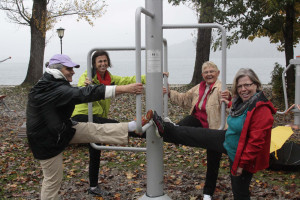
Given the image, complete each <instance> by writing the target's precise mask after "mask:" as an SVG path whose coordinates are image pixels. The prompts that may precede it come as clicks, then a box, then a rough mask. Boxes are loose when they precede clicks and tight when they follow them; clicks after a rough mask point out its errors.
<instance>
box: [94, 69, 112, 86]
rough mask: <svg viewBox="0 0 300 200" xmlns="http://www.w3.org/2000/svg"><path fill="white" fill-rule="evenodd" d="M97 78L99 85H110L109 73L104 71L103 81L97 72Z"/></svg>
mask: <svg viewBox="0 0 300 200" xmlns="http://www.w3.org/2000/svg"><path fill="white" fill-rule="evenodd" d="M97 78H98V81H99V82H100V84H104V85H110V84H111V77H110V75H109V72H108V71H107V70H106V71H105V74H104V79H102V78H101V76H100V73H99V72H98V71H97Z"/></svg>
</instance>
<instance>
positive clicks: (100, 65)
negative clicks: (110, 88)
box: [95, 55, 109, 77]
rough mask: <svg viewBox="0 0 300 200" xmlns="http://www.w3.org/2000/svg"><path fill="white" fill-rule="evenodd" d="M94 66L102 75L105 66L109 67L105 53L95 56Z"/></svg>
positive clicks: (105, 68)
mask: <svg viewBox="0 0 300 200" xmlns="http://www.w3.org/2000/svg"><path fill="white" fill-rule="evenodd" d="M95 67H96V69H97V71H98V72H99V73H100V75H101V76H102V77H103V76H104V74H105V72H106V70H107V68H108V67H109V66H108V59H107V57H106V55H103V56H98V57H96V59H95Z"/></svg>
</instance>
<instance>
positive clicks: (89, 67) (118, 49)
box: [87, 47, 146, 152]
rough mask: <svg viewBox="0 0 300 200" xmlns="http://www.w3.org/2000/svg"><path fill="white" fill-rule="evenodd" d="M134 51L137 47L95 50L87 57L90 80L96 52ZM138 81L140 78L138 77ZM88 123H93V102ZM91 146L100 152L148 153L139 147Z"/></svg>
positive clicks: (142, 48)
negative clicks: (93, 57) (93, 56)
mask: <svg viewBox="0 0 300 200" xmlns="http://www.w3.org/2000/svg"><path fill="white" fill-rule="evenodd" d="M140 49H141V50H145V47H141V48H140ZM100 50H105V51H134V50H135V47H107V48H93V49H91V50H90V51H89V52H88V55H87V75H88V78H89V79H90V80H92V63H91V60H92V54H93V53H94V52H95V51H100ZM139 76H140V77H139V80H140V82H141V73H140V74H139ZM136 79H138V77H136ZM137 104H139V105H141V101H139V102H137ZM88 121H89V122H93V104H92V102H90V103H88ZM90 144H91V146H92V147H93V148H95V149H98V150H118V151H120V150H121V151H143V152H145V151H146V148H139V147H119V146H100V145H96V144H95V143H90Z"/></svg>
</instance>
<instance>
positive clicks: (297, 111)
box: [290, 56, 300, 127]
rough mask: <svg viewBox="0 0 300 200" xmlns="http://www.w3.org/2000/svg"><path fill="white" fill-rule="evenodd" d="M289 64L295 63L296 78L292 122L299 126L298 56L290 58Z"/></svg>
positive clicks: (299, 82) (299, 89)
mask: <svg viewBox="0 0 300 200" xmlns="http://www.w3.org/2000/svg"><path fill="white" fill-rule="evenodd" d="M290 63H291V64H294V65H295V68H296V69H295V72H296V80H295V105H297V106H296V107H295V109H294V124H295V125H298V127H300V56H297V57H296V59H292V60H290Z"/></svg>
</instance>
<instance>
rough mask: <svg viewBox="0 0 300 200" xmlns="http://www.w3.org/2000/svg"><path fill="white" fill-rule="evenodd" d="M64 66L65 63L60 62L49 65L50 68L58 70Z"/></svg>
mask: <svg viewBox="0 0 300 200" xmlns="http://www.w3.org/2000/svg"><path fill="white" fill-rule="evenodd" d="M63 67H64V65H62V64H60V63H57V64H52V65H48V68H49V69H58V70H61V69H62V68H63Z"/></svg>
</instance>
